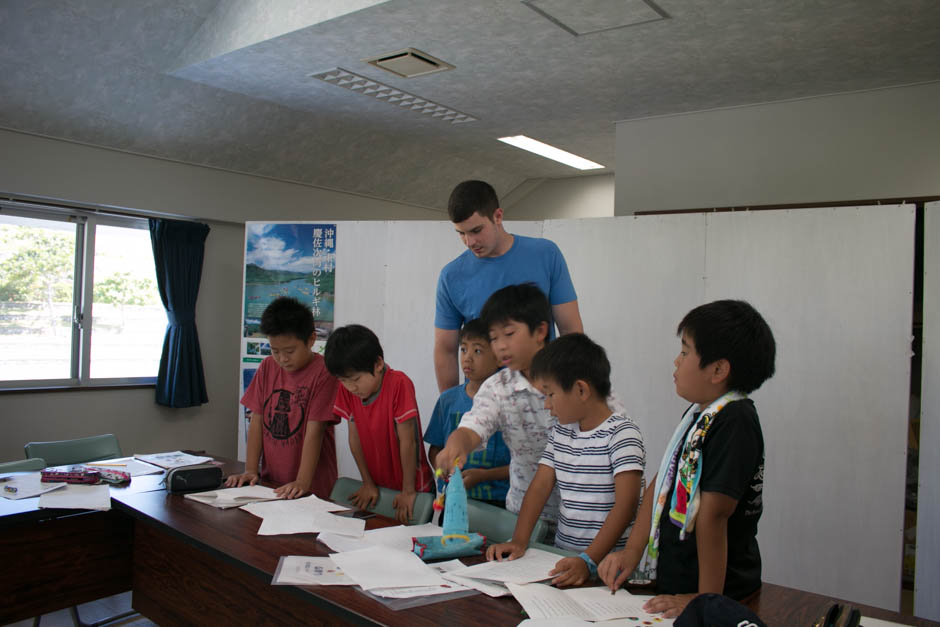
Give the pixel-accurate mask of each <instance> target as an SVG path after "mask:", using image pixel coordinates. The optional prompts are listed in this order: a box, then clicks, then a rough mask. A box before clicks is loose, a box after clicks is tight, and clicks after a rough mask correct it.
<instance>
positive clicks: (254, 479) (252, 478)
mask: <svg viewBox="0 0 940 627" xmlns="http://www.w3.org/2000/svg"><path fill="white" fill-rule="evenodd" d="M246 483H247V484H248V485H255V484H256V483H258V473H256V472H243V473H242V474H240V475H229V476H228V477H227V478H226V479H225V487H226V488H240V487H242V486H243V485H245V484H246Z"/></svg>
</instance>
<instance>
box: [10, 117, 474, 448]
mask: <svg viewBox="0 0 940 627" xmlns="http://www.w3.org/2000/svg"><path fill="white" fill-rule="evenodd" d="M3 193H11V194H18V195H34V196H42V197H45V198H58V199H64V200H66V201H71V202H78V203H89V204H94V205H105V206H116V207H124V208H130V209H136V210H143V211H157V212H162V213H172V214H179V215H183V216H191V217H197V218H202V219H207V220H209V224H210V227H211V231H210V233H209V237H208V238H207V240H206V254H205V261H204V267H203V275H202V282H201V287H200V292H199V300H198V303H197V308H196V321H197V327H198V330H199V338H200V342H201V347H202V357H203V364H204V367H205V373H206V385H207V388H208V395H209V403H208V404H206V405H203V406H201V407H196V408H188V409H168V408H165V407H160V406H158V405H156V404H154V402H153V395H154V391H153V388H144V389H108V390H100V389H99V390H94V389H89V390H81V391H62V392H38V391H32V392H22V393H11V392H4V393H0V408H2V409H0V416H2V418H3V421H4V424H3V427H4V437H3V438H2V439H0V460H11V459H20V458H22V457H23V445H24V444H25V443H26V442H29V441H39V440H56V439H63V438H73V437H81V436H85V435H93V434H97V433H114V434H116V435H117V436H118V439H119V440H120V442H121V446H122V448H123V449H124V451H125V452H127V453H133V452H147V451H150V452H152V451H159V450H173V449H177V448H196V449H205V450H208V451H211V452H214V453H217V454H222V455H227V456H231V457H234V456H235V455H236V451H237V434H236V432H235V430H234V429H233V427H234V426H235V424H236V423H235V416H236V415H237V407H238V376H239V375H238V372H239V363H238V361H239V350H238V348H239V345H238V338H239V337H240V331H241V329H240V324H241V308H242V302H241V296H242V289H241V283H242V276H243V270H244V263H243V262H244V237H245V235H244V231H245V230H244V224H243V221H244V220H246V219H255V220H258V219H279V220H284V219H297V220H318V221H326V220H338V219H367V220H375V219H382V220H391V219H394V220H410V219H416V218H423V219H430V220H438V219H446V215H445V214H443V213H441V212H437V211H432V210H428V209H425V208H421V207H414V206H409V205H404V204H401V203H393V202H384V201H380V200H375V199H372V198H366V197H364V196H357V195H351V194H343V193H339V192H334V191H330V190H323V189H318V188H315V187H309V186H304V185H297V184H293V183H285V182H282V181H275V180H272V179H265V178H259V177H254V176H246V175H241V174H236V173H232V172H224V171H221V170H215V169H211V168H204V167H199V166H190V165H184V164H180V163H175V162H171V161H164V160H160V159H152V158H148V157H142V156H138V155H132V154H127V153H122V152H117V151H113V150H106V149H102V148H95V147H91V146H85V145H80V144H75V143H70V142H64V141H58V140H53V139H48V138H43V137H37V136H33V135H27V134H23V133H16V132H12V131H5V130H0V194H3ZM453 239H454V241H457V239H456V236H453ZM457 243H459V242H457ZM374 246H375V244H374V242H372V241H368V242H366V243H364V244H363V246H362V248H361V250H360V254H361V251H365V250H370V249H372V248H374ZM350 252H352V251H350Z"/></svg>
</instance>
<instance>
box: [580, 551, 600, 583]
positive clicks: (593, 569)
mask: <svg viewBox="0 0 940 627" xmlns="http://www.w3.org/2000/svg"><path fill="white" fill-rule="evenodd" d="M578 557H580V558H581V559H583V560H584V563H585V564H587V567H588V573H590V575H591V577H597V564H595V563H594V560H592V559H591V556H590V555H588V554H587V553H585V552H584V551H581V554H580V555H578Z"/></svg>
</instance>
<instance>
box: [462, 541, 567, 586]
mask: <svg viewBox="0 0 940 627" xmlns="http://www.w3.org/2000/svg"><path fill="white" fill-rule="evenodd" d="M560 559H561V556H560V555H556V554H555V553H549V552H548V551H542V550H541V549H531V548H530V549H529V550H528V551H526V552H525V555H523V556H522V557H520V558H518V559H514V560H504V561H502V562H497V561H495V560H494V561H492V562H485V563H483V564H476V565H475V566H470V567H469V568H467V569H466V570H462V571H460V573H459V574H460V576H461V577H473V578H474V579H488V580H492V581H501V582H504V583H505V582H510V581H511V582H513V583H529V582H532V581H543V580H545V579H551V576H550V575H549V574H548V573H550V572H551V571H552V570H553V569H554V568H555V564H556V563H558V560H560Z"/></svg>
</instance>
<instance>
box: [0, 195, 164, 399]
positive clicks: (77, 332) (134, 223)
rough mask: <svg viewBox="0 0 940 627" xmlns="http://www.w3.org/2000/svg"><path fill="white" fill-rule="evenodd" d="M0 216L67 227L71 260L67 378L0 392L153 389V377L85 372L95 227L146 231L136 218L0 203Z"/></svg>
mask: <svg viewBox="0 0 940 627" xmlns="http://www.w3.org/2000/svg"><path fill="white" fill-rule="evenodd" d="M0 215H9V216H16V217H21V218H31V219H36V220H48V221H52V222H70V223H72V224H74V225H75V227H76V228H75V259H74V266H73V274H72V277H73V284H72V316H71V325H70V328H71V342H70V347H71V348H70V356H69V377H68V378H59V379H9V380H0V392H7V391H26V390H50V389H94V388H109V387H154V386H155V385H156V382H157V373H154V375H153V376H149V377H107V378H106V377H96V378H92V377H91V376H90V372H91V346H92V341H93V338H92V326H93V320H94V285H95V283H94V268H95V236H96V229H97V227H98V226H114V227H120V228H132V229H144V230H149V223H148V219H147V218H145V217H142V216H134V215H125V214H116V213H106V212H100V211H90V210H83V209H77V208H73V207H61V206H54V205H44V204H43V205H39V204H33V203H28V202H21V201H10V200H5V199H0Z"/></svg>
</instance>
